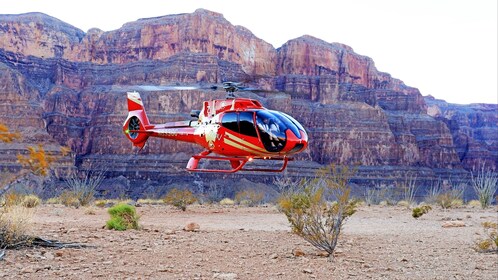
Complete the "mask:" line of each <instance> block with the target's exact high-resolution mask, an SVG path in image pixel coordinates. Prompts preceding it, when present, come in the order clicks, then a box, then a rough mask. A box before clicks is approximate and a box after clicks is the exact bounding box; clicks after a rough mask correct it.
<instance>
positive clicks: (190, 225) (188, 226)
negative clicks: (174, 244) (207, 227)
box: [183, 222, 201, 231]
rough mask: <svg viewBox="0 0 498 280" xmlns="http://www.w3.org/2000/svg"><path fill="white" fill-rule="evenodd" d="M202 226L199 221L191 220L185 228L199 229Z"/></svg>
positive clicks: (185, 229) (188, 229) (190, 229)
mask: <svg viewBox="0 0 498 280" xmlns="http://www.w3.org/2000/svg"><path fill="white" fill-rule="evenodd" d="M200 229H201V226H200V225H199V224H198V223H194V222H189V223H187V224H186V225H185V227H184V228H183V230H184V231H199V230H200Z"/></svg>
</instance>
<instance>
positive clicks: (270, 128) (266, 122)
mask: <svg viewBox="0 0 498 280" xmlns="http://www.w3.org/2000/svg"><path fill="white" fill-rule="evenodd" d="M258 126H259V128H260V129H261V130H262V131H264V132H266V133H268V135H269V136H270V141H278V140H279V139H278V137H277V136H276V135H275V133H278V132H279V128H278V125H277V124H276V123H275V121H273V120H272V121H271V122H270V119H268V118H266V117H263V122H262V123H261V122H259V123H258Z"/></svg>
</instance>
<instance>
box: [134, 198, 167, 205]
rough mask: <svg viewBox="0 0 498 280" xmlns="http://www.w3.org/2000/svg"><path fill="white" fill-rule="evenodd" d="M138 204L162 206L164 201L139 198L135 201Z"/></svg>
mask: <svg viewBox="0 0 498 280" xmlns="http://www.w3.org/2000/svg"><path fill="white" fill-rule="evenodd" d="M137 203H138V204H143V205H146V204H148V205H159V204H163V203H164V201H163V200H161V199H152V198H140V199H138V200H137Z"/></svg>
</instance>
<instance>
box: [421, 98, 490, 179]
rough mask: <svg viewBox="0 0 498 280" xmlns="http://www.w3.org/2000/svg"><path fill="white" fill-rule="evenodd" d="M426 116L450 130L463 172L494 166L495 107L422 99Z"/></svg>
mask: <svg viewBox="0 0 498 280" xmlns="http://www.w3.org/2000/svg"><path fill="white" fill-rule="evenodd" d="M425 100H426V102H427V104H428V108H429V109H428V114H429V115H431V116H433V117H434V118H436V119H439V120H441V121H443V122H444V123H445V124H446V125H447V127H448V128H449V129H450V131H451V135H452V137H453V143H454V145H455V149H456V151H457V153H458V157H459V159H460V161H461V162H462V164H463V166H464V167H465V168H466V169H469V170H471V169H474V168H478V169H480V168H481V167H482V166H483V165H485V166H487V167H489V168H493V169H494V168H496V167H498V114H497V112H498V105H496V104H470V105H457V104H450V103H447V102H445V101H443V100H438V99H435V98H433V97H430V96H429V97H426V98H425Z"/></svg>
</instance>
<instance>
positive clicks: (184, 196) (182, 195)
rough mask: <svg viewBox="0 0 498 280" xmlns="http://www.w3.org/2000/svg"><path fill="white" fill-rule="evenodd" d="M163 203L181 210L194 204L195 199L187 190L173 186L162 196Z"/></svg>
mask: <svg viewBox="0 0 498 280" xmlns="http://www.w3.org/2000/svg"><path fill="white" fill-rule="evenodd" d="M163 201H164V203H166V204H168V205H172V206H175V207H176V208H178V209H181V210H182V211H185V210H187V206H188V205H191V204H194V203H195V202H196V201H197V199H196V198H195V196H194V195H193V194H192V192H191V191H189V190H179V189H177V188H174V189H172V190H170V191H169V192H168V194H166V196H165V197H164V198H163Z"/></svg>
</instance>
